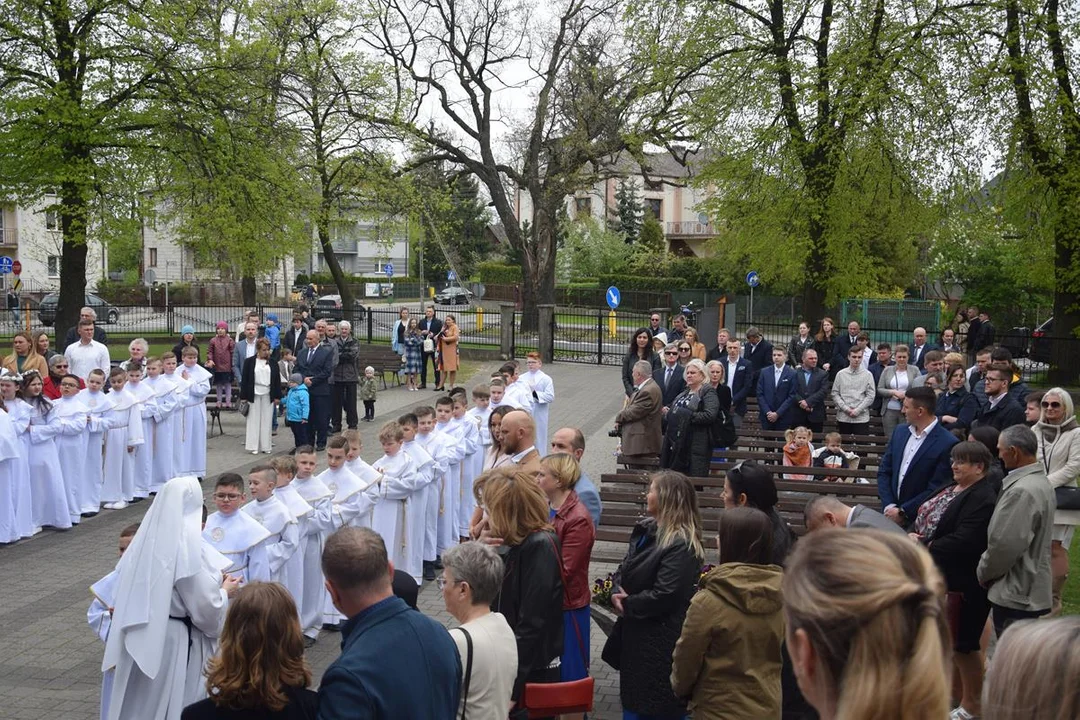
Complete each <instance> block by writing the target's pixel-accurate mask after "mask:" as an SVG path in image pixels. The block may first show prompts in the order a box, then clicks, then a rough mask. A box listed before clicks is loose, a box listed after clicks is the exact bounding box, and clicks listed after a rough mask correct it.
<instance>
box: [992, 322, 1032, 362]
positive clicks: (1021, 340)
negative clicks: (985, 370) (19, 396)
mask: <svg viewBox="0 0 1080 720" xmlns="http://www.w3.org/2000/svg"><path fill="white" fill-rule="evenodd" d="M1030 341H1031V328H1029V327H1014V328H1012V329H1010V330H1008V331H1007V332H1006V333H1005V334H1003V335H1001V336H1000V337H999V338H998V339H997V344H998V345H1000V346H1001V347H1003V348H1005V349H1006V350H1008V351H1009V352H1010V353H1011V354H1012V356H1013V358H1014V359H1019V358H1023V357H1027V356H1028V345H1029V344H1030Z"/></svg>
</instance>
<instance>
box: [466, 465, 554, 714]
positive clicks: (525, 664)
mask: <svg viewBox="0 0 1080 720" xmlns="http://www.w3.org/2000/svg"><path fill="white" fill-rule="evenodd" d="M477 484H479V486H480V488H481V491H480V492H481V493H482V495H481V498H480V499H481V501H482V502H483V509H484V513H485V517H484V518H483V519H482V520H481V521H480V523H479V526H478V528H479V531H480V532H479V539H480V540H482V541H485V542H489V543H495V544H499V545H500V548H499V551H500V554H501V555H502V558H503V562H504V564H505V565H506V574H505V575H504V576H503V581H502V588H501V589H500V590H499V595H498V597H496V598H495V600H494V602H492V603H491V609H492V610H494V611H496V612H500V613H502V614H503V616H504V617H505V618H506V622H507V623H509V625H510V628H511V629H512V630H513V631H514V635H515V636H516V637H517V651H518V670H517V678H516V679H515V680H514V692H513V694H512V695H511V699H512V700H513V701H514V702H515V704H519V701H520V700H521V696H522V691H523V690H524V689H525V683H527V682H534V683H554V682H559V675H560V671H559V656H560V655H561V654H562V650H563V613H562V607H563V582H562V559H561V556H560V550H559V541H558V539H557V538H556V537H555V531H554V530H553V528H552V526H551V522H550V519H549V518H550V515H549V509H548V502H547V498H546V497H545V496H544V493H543V491H542V490H541V489H540V486H539V485H537V484H536V477H535V476H534V475H533V474H531V473H526V472H517V471H516V468H510V467H508V468H503V469H500V470H492V471H490V472H487V473H484V474H483V475H481V476H480V478H479V479H478V480H477ZM511 715H512V716H513V713H512V714H511Z"/></svg>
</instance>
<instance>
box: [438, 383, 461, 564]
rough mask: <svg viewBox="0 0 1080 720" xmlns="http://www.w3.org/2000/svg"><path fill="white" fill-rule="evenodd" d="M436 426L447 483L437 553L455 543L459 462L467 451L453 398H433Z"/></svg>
mask: <svg viewBox="0 0 1080 720" xmlns="http://www.w3.org/2000/svg"><path fill="white" fill-rule="evenodd" d="M435 426H436V427H437V428H438V430H439V431H440V432H441V433H443V435H445V436H446V437H447V438H448V439H449V441H450V442H448V443H447V468H446V476H445V477H446V483H445V484H444V486H443V492H442V497H441V502H440V504H439V521H438V545H437V547H436V550H437V554H438V555H440V556H441V555H442V553H443V551H444V550H448V549H449V548H451V547H453V546H454V545H456V544H457V542H458V500H459V497H460V495H461V483H462V465H463V462H464V460H465V452H466V450H467V448H466V444H465V438H464V436H463V432H462V431H463V430H464V427H463V426H461V425H459V424H458V423H456V422H454V401H453V400H451V399H450V398H449V397H441V398H439V399H438V400H436V401H435Z"/></svg>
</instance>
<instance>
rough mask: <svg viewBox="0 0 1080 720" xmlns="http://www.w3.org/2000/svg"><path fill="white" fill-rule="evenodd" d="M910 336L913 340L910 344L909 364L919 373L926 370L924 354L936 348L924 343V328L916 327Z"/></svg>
mask: <svg viewBox="0 0 1080 720" xmlns="http://www.w3.org/2000/svg"><path fill="white" fill-rule="evenodd" d="M911 334H912V336H913V338H914V339H913V341H912V343H911V364H912V365H914V366H915V367H917V368H919V371H920V372H921V371H923V370H925V369H926V353H928V352H930V351H931V350H937V349H938V346H937V345H932V344H931V343H928V342H926V328H921V327H917V328H915V330H914V331H912V333H911Z"/></svg>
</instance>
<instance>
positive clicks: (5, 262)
mask: <svg viewBox="0 0 1080 720" xmlns="http://www.w3.org/2000/svg"><path fill="white" fill-rule="evenodd" d="M12 264H13V263H12V262H11V258H9V257H8V256H6V255H5V256H3V257H0V275H7V274H8V273H9V272H11V266H12Z"/></svg>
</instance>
